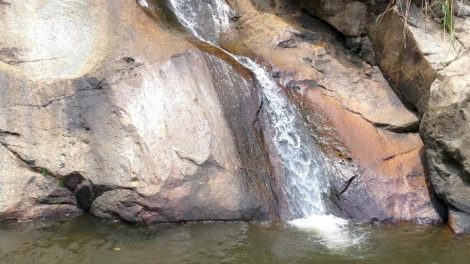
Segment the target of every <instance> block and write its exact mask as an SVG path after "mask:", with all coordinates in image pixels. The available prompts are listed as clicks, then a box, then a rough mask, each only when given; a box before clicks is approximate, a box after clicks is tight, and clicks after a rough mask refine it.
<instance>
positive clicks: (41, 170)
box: [39, 168, 49, 177]
mask: <svg viewBox="0 0 470 264" xmlns="http://www.w3.org/2000/svg"><path fill="white" fill-rule="evenodd" d="M39 173H41V175H42V176H44V177H47V176H49V171H47V169H45V168H39Z"/></svg>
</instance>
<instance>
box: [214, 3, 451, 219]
mask: <svg viewBox="0 0 470 264" xmlns="http://www.w3.org/2000/svg"><path fill="white" fill-rule="evenodd" d="M230 3H231V5H232V6H233V7H234V8H235V9H236V11H237V14H238V15H239V16H240V18H239V19H238V21H237V23H236V24H235V25H234V30H233V31H232V32H229V33H227V34H226V36H225V38H224V41H223V45H224V47H225V48H227V49H229V50H231V51H232V52H233V53H237V54H243V55H247V56H252V57H255V58H258V59H259V60H260V61H262V62H264V63H266V64H268V65H269V66H270V67H272V73H273V76H274V77H276V78H278V81H279V83H280V84H283V85H284V86H285V87H286V90H287V93H288V94H290V95H291V99H292V100H293V102H294V103H296V105H297V107H298V108H299V109H300V110H301V111H302V113H303V116H304V118H305V122H306V123H307V124H308V125H309V128H310V130H311V134H312V137H313V138H314V139H315V141H316V142H317V144H318V145H319V146H320V147H321V148H322V150H323V152H324V154H325V155H326V157H327V160H328V163H329V174H330V179H331V182H332V186H333V190H332V193H331V196H332V197H331V198H332V200H333V201H334V202H335V203H336V204H337V206H338V207H339V208H340V209H341V211H342V212H343V214H344V216H346V217H350V218H354V219H359V220H364V221H373V220H379V221H391V222H398V221H413V222H438V221H440V219H441V218H440V215H439V213H440V212H441V209H442V207H441V205H440V203H439V202H438V200H437V199H436V197H435V195H434V193H433V192H432V191H431V190H430V188H429V187H430V186H429V184H428V181H427V174H426V171H425V168H424V165H423V143H422V141H421V139H420V137H419V135H418V133H417V129H418V118H417V116H416V115H415V114H413V113H412V112H410V111H409V110H408V109H407V108H406V107H405V106H404V105H403V104H402V103H401V101H400V100H399V98H398V97H397V96H396V95H395V93H394V92H393V90H392V89H391V88H390V86H389V84H388V83H387V81H386V80H385V78H384V77H383V76H382V73H381V71H380V70H379V69H378V68H377V67H371V66H370V65H368V64H366V63H364V62H363V61H362V60H360V59H359V58H358V56H357V55H355V54H353V53H351V52H349V51H348V50H347V49H346V48H345V47H344V46H342V45H338V43H341V41H342V39H343V38H342V37H341V36H338V35H337V34H336V33H334V32H332V30H331V29H329V27H327V26H325V25H324V24H323V23H322V22H320V21H318V20H315V19H313V18H312V17H309V16H305V15H302V14H301V13H291V14H288V13H284V14H283V15H282V16H279V15H277V14H276V11H272V12H260V11H259V10H258V9H257V8H256V7H255V6H253V5H252V2H251V1H249V0H233V1H230ZM274 10H276V9H274Z"/></svg>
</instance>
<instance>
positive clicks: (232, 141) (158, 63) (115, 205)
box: [0, 0, 277, 223]
mask: <svg viewBox="0 0 470 264" xmlns="http://www.w3.org/2000/svg"><path fill="white" fill-rule="evenodd" d="M8 2H9V3H8V4H6V5H3V4H0V21H1V24H2V27H1V29H0V143H1V145H0V164H1V165H0V183H1V184H0V193H1V195H0V221H2V220H5V219H13V220H14V219H31V218H36V217H42V216H45V215H56V216H57V215H62V214H63V213H74V212H79V211H80V209H79V208H82V209H83V210H90V211H91V213H93V214H95V215H97V216H100V217H104V218H109V219H120V220H124V221H129V222H145V223H148V222H175V221H186V220H238V219H245V220H251V219H266V218H276V217H277V212H276V205H275V200H274V199H273V196H272V187H271V183H270V177H269V175H270V170H271V168H270V164H269V162H268V158H267V151H266V149H265V147H264V144H263V138H262V135H261V132H260V128H259V124H258V122H257V120H258V118H257V113H258V109H259V107H260V104H261V99H260V94H259V89H258V87H257V86H256V85H255V84H254V82H253V79H252V76H251V75H250V74H249V73H248V72H246V71H244V70H243V69H241V68H240V67H239V66H238V64H237V63H235V62H234V61H233V60H231V59H230V58H227V56H226V55H224V54H223V53H220V54H219V53H218V52H216V51H214V50H211V49H208V48H207V47H206V46H205V45H203V44H198V46H195V45H194V44H190V43H189V42H188V41H186V40H185V39H184V38H182V37H178V36H175V35H173V34H171V33H169V32H167V31H166V30H165V29H164V28H163V27H161V26H159V25H158V24H157V23H155V21H153V20H152V19H151V18H150V17H149V16H147V14H146V12H145V11H144V9H142V8H141V7H140V6H139V5H138V4H137V2H136V1H104V0H95V1H85V2H83V1H73V2H67V3H64V2H63V1H55V0H49V1H27V2H25V1H8ZM52 205H53V206H52ZM56 205H58V206H56ZM54 206H56V207H54Z"/></svg>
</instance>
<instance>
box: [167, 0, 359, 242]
mask: <svg viewBox="0 0 470 264" xmlns="http://www.w3.org/2000/svg"><path fill="white" fill-rule="evenodd" d="M169 2H170V4H171V9H172V10H173V12H174V14H175V15H176V17H177V18H178V20H179V21H180V23H181V24H182V25H183V26H185V27H186V29H187V30H188V31H190V32H191V33H192V34H193V35H194V36H195V37H197V38H198V39H200V40H201V41H204V42H206V43H209V44H211V45H213V46H215V47H218V45H217V39H218V37H219V34H220V33H222V32H224V31H225V30H227V29H229V27H230V15H231V13H232V11H231V10H230V7H229V6H228V5H227V3H225V1H224V0H211V1H204V2H203V3H200V2H198V3H195V2H194V1H192V0H169ZM218 48H219V49H221V50H222V51H224V52H225V53H226V54H228V55H230V56H231V57H233V58H234V59H235V60H237V61H238V62H239V63H240V64H242V65H243V66H245V67H246V68H247V69H249V70H251V72H252V73H253V74H254V76H255V77H256V80H257V81H258V83H259V84H260V85H261V86H262V88H263V90H262V93H263V100H264V102H265V104H264V108H265V109H264V110H265V111H266V113H267V116H268V119H269V122H268V123H269V126H270V127H269V129H267V130H268V131H269V135H268V136H267V138H268V140H270V141H271V142H270V143H271V144H269V145H271V146H272V147H273V148H274V149H271V153H275V155H278V159H279V160H281V166H282V168H281V171H282V174H283V175H281V176H282V177H283V181H284V182H283V183H282V187H281V188H282V192H283V196H284V198H285V199H286V203H287V205H288V210H289V212H290V214H289V216H288V217H286V218H287V219H286V220H291V221H290V223H291V224H293V225H295V226H297V227H300V228H305V229H313V230H315V231H316V232H317V233H319V234H321V235H323V236H324V237H325V238H326V241H327V244H329V245H330V246H332V247H334V246H344V245H347V244H353V243H355V242H354V241H355V240H356V239H353V238H352V237H351V236H350V234H349V233H348V232H346V231H345V230H346V225H347V224H348V222H347V221H346V220H344V219H341V218H338V217H335V216H333V215H330V214H328V208H327V206H326V205H325V200H324V199H325V198H324V197H328V194H329V189H330V185H329V181H328V174H329V172H328V169H327V166H326V165H325V164H326V162H325V158H324V157H323V155H322V153H321V152H320V151H319V150H318V147H317V146H316V145H315V144H314V143H313V142H312V140H311V138H310V136H309V135H308V131H307V129H306V127H305V125H304V123H303V121H302V118H301V116H300V114H299V113H298V111H297V109H296V108H295V107H294V106H293V104H292V103H290V102H289V100H288V98H287V97H286V95H285V94H284V93H283V90H282V88H281V87H279V85H278V83H277V82H276V80H274V79H273V77H271V75H270V74H269V73H268V71H267V70H266V69H265V68H263V67H262V66H261V65H259V64H258V63H256V62H255V61H253V60H251V59H250V58H247V57H242V56H237V55H234V54H231V53H230V52H228V51H225V50H223V49H222V48H220V47H218ZM292 219H294V220H292Z"/></svg>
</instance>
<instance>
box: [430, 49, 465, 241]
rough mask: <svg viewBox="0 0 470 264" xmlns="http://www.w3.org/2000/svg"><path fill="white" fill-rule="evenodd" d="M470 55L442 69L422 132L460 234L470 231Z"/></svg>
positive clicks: (437, 184) (436, 184) (453, 224)
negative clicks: (469, 68) (469, 67)
mask: <svg viewBox="0 0 470 264" xmlns="http://www.w3.org/2000/svg"><path fill="white" fill-rule="evenodd" d="M468 65H470V56H468V55H467V56H464V57H462V58H460V59H458V60H456V61H455V62H453V63H452V64H451V65H449V66H448V67H446V68H445V69H444V70H442V71H440V72H439V73H438V75H437V79H436V80H435V81H434V83H433V85H432V87H431V97H430V100H429V107H428V111H427V112H426V114H425V115H424V117H423V121H422V124H421V135H422V137H423V139H424V141H425V143H426V147H427V148H426V154H427V157H428V163H429V167H430V171H431V181H432V184H433V186H434V189H435V190H436V192H437V194H438V195H439V196H440V197H441V198H442V199H443V200H444V201H445V202H446V203H447V205H448V206H449V225H450V227H451V228H452V230H453V231H454V232H456V233H463V232H465V233H469V232H470V187H469V184H468V183H469V180H470V149H469V148H468V146H470V133H469V131H470V123H469V121H468V120H469V115H470V73H469V72H468Z"/></svg>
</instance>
